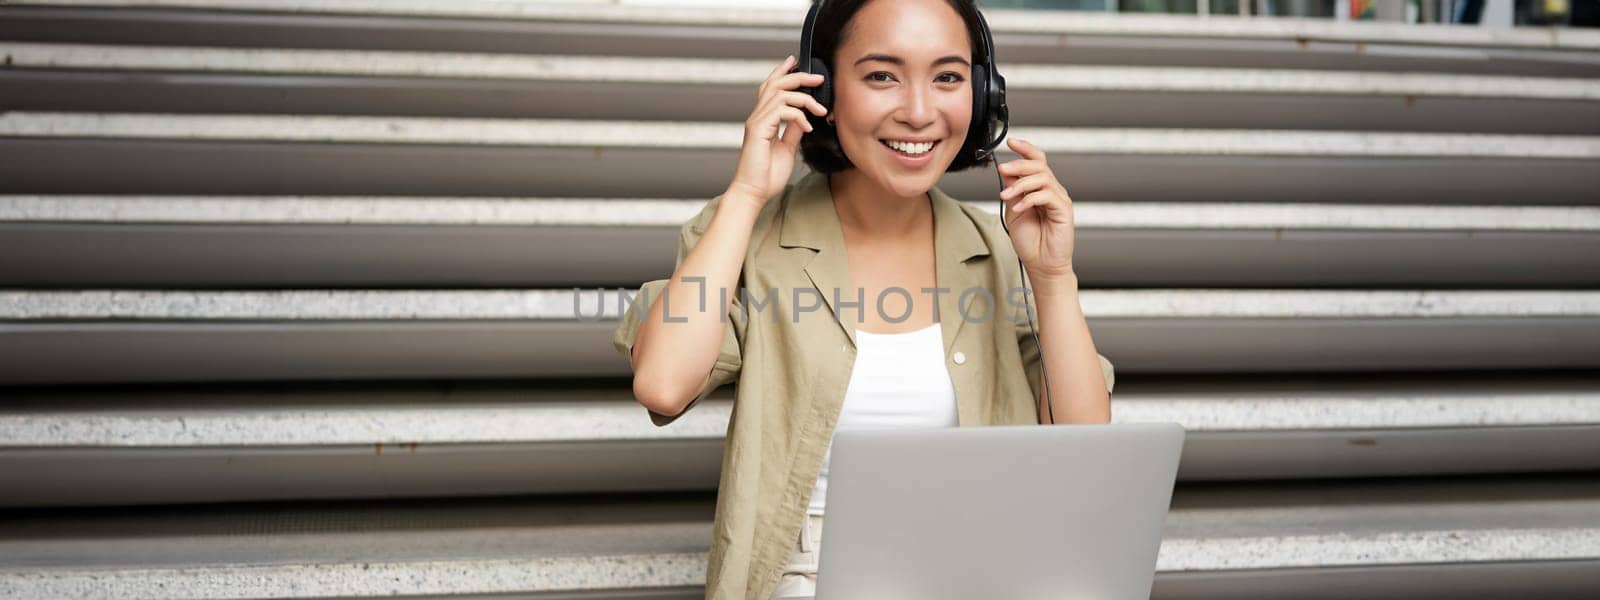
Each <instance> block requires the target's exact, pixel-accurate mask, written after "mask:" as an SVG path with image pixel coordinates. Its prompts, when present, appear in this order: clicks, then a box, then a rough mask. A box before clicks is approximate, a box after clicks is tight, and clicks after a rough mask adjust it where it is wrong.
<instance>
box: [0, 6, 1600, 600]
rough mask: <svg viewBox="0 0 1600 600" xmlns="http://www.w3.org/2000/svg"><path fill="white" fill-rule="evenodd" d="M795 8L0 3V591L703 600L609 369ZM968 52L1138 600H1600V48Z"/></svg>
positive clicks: (710, 503)
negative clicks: (1149, 588) (1064, 236)
mask: <svg viewBox="0 0 1600 600" xmlns="http://www.w3.org/2000/svg"><path fill="white" fill-rule="evenodd" d="M802 14H803V11H802V9H796V8H740V7H712V8H681V7H680V8H671V7H655V6H617V5H613V4H609V3H604V2H554V1H546V2H533V1H468V2H444V1H438V0H422V1H416V2H381V1H378V0H295V1H267V0H147V1H131V0H92V1H75V0H47V1H38V2H33V1H29V2H5V3H0V56H3V62H0V64H3V65H4V66H3V67H0V110H3V112H0V508H3V510H0V597H8V598H10V597H16V598H63V597H83V598H264V597H274V598H328V599H332V598H341V599H347V598H365V597H378V596H391V595H401V596H407V597H415V598H539V599H543V600H550V599H567V598H693V597H699V596H700V595H701V594H702V593H703V592H702V589H701V587H700V584H701V583H703V581H704V562H705V553H706V549H707V547H708V545H709V539H710V523H711V516H712V512H713V508H714V502H715V485H716V481H717V472H718V468H719V465H720V459H721V455H720V453H721V444H722V435H723V432H724V430H725V428H726V425H727V419H728V415H729V412H730V410H731V405H732V397H733V396H732V393H731V390H727V389H724V390H721V391H720V392H719V393H718V394H716V395H715V396H714V397H713V399H712V400H711V401H709V402H708V403H706V404H705V405H703V406H701V407H699V408H697V409H696V410H695V412H693V413H691V414H689V415H686V416H685V417H684V419H682V420H680V421H678V422H676V423H674V424H673V425H672V426H670V427H666V428H656V427H654V426H652V425H651V424H650V422H649V419H648V418H647V417H646V415H645V412H644V409H643V408H641V407H639V406H638V405H637V404H636V403H634V402H633V400H632V398H631V394H630V392H629V387H628V384H627V381H628V380H627V375H628V370H627V365H626V363H625V362H624V361H623V360H622V359H621V358H620V357H619V356H617V355H616V353H615V352H614V351H613V350H612V349H611V347H610V343H609V341H608V334H609V332H610V330H611V329H612V328H613V327H614V325H615V320H616V318H617V316H618V313H617V310H616V308H617V306H616V297H617V294H618V291H619V290H623V289H627V290H631V289H632V288H634V287H636V286H637V285H638V283H639V282H641V281H643V280H646V279H653V278H658V277H663V276H665V275H666V274H667V273H670V271H671V269H672V266H673V265H672V260H673V248H674V247H675V244H676V237H677V229H678V225H679V224H681V223H682V222H683V221H684V220H685V219H687V218H688V217H689V216H691V215H692V214H694V213H695V212H696V211H697V210H698V209H699V208H700V206H701V204H702V203H703V202H704V201H705V199H707V198H709V197H710V196H712V195H714V194H716V193H718V192H719V191H720V190H721V189H722V187H724V186H725V185H726V181H727V178H728V177H729V176H730V173H731V169H732V165H733V163H734V160H735V157H736V154H737V150H738V144H739V140H740V125H739V121H740V120H742V119H743V117H744V115H745V113H746V112H747V111H748V108H749V107H748V102H749V99H750V94H751V91H752V90H753V88H754V86H755V85H757V83H758V82H759V80H760V78H761V77H762V76H763V75H764V74H765V73H766V71H767V70H769V69H770V68H771V65H772V64H774V63H776V62H777V61H778V60H779V59H781V58H782V57H783V56H784V55H786V54H788V53H790V52H793V51H794V49H795V47H796V46H797V44H796V42H795V40H796V39H797V38H798V23H799V21H800V17H801V15H802ZM989 14H990V20H991V24H992V25H993V26H994V27H995V30H996V43H997V44H998V46H999V50H998V52H999V55H1000V56H1001V57H1003V58H1005V60H1004V61H1002V66H1001V68H1002V72H1003V73H1004V74H1005V75H1006V77H1007V79H1008V82H1009V83H1010V84H1011V86H1012V105H1013V106H1014V109H1013V114H1014V115H1016V121H1015V123H1014V128H1013V129H1014V130H1015V131H1016V132H1017V134H1018V135H1021V136H1023V137H1028V138H1030V139H1032V140H1035V141H1036V142H1037V143H1039V144H1040V145H1041V146H1042V147H1044V148H1045V149H1046V151H1047V152H1049V153H1050V155H1051V157H1052V159H1053V167H1054V169H1055V170H1056V172H1057V174H1058V175H1060V176H1061V177H1062V179H1063V181H1064V182H1065V183H1066V184H1067V185H1068V186H1069V188H1070V189H1071V190H1072V192H1073V195H1074V197H1075V199H1076V201H1077V204H1076V207H1077V211H1078V213H1077V214H1078V221H1079V227H1080V229H1079V232H1080V240H1081V242H1080V244H1079V254H1078V256H1079V258H1078V260H1079V262H1081V263H1082V267H1081V270H1080V274H1081V277H1082V280H1083V282H1084V285H1085V287H1086V290H1085V292H1084V305H1085V311H1086V313H1087V314H1088V316H1089V318H1090V322H1091V325H1092V327H1093V329H1094V332H1095V339H1096V342H1097V345H1098V347H1099V348H1100V350H1101V351H1102V352H1103V353H1104V354H1106V355H1107V356H1108V357H1110V358H1111V359H1112V360H1113V361H1114V362H1115V363H1116V365H1117V370H1118V384H1117V393H1116V396H1115V398H1114V399H1113V402H1114V414H1115V419H1116V420H1118V421H1122V422H1134V421H1151V420H1161V421H1176V422H1179V423H1182V424H1183V425H1185V427H1187V428H1188V429H1189V431H1190V437H1189V443H1188V445H1187V446H1186V448H1185V454H1184V461H1183V465H1182V468H1181V470H1180V474H1179V477H1180V483H1179V486H1178V489H1177V492H1176V494H1175V497H1174V500H1173V507H1172V513H1171V514H1170V516H1169V519H1168V523H1167V536H1166V539H1165V541H1164V542H1163V545H1162V549H1161V554H1160V559H1159V561H1158V574H1157V582H1156V586H1155V590H1154V597H1156V598H1172V599H1188V598H1281V597H1296V598H1350V597H1365V598H1464V597H1499V596H1508V595H1523V596H1530V597H1540V598H1554V597H1586V596H1587V597H1594V596H1595V595H1597V594H1600V34H1597V33H1596V32H1588V31H1574V30H1541V29H1528V30H1524V29H1515V30H1480V29H1475V28H1439V27H1409V26H1399V25H1380V24H1360V25H1353V24H1343V25H1341V24H1334V23H1321V22H1301V21H1294V20H1271V19H1257V20H1238V19H1234V18H1227V17H1213V18H1211V19H1208V20H1195V19H1192V18H1177V17H1174V18H1168V17H1151V16H1129V15H1094V14H1081V13H1073V14H1052V13H1037V12H1021V13H1011V12H1002V11H995V12H992V13H989ZM941 185H942V187H943V188H944V189H945V190H946V191H949V192H951V193H952V194H953V195H955V196H957V197H960V198H963V199H966V200H968V201H974V202H977V206H979V207H980V208H983V209H985V210H990V211H994V210H996V207H997V203H996V201H994V200H993V198H994V195H995V192H996V190H995V189H994V187H995V185H994V180H993V175H992V173H987V172H974V173H963V174H957V175H952V176H949V177H947V178H946V180H945V182H944V183H943V184H941ZM575 288H581V289H575ZM597 290H599V291H597Z"/></svg>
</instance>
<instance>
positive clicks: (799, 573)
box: [772, 515, 822, 600]
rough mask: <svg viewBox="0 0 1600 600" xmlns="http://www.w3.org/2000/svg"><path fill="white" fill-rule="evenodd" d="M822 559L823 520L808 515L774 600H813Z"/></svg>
mask: <svg viewBox="0 0 1600 600" xmlns="http://www.w3.org/2000/svg"><path fill="white" fill-rule="evenodd" d="M821 555H822V516H821V515H806V518H805V520H804V521H801V523H800V536H799V539H796V540H795V544H794V552H793V553H792V554H790V556H789V564H786V565H784V566H783V577H782V578H780V579H779V580H778V588H777V589H776V590H774V591H773V592H772V600H799V599H805V600H810V599H811V598H812V597H814V596H816V595H817V557H818V556H821Z"/></svg>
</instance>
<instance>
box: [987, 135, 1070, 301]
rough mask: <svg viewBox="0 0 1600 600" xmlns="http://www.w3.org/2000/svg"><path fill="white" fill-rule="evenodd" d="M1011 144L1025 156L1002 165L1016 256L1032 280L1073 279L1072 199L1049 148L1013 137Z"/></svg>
mask: <svg viewBox="0 0 1600 600" xmlns="http://www.w3.org/2000/svg"><path fill="white" fill-rule="evenodd" d="M1006 145H1007V146H1009V147H1010V148H1011V149H1012V150H1013V151H1015V152H1016V153H1017V154H1019V155H1021V156H1022V158H1020V159H1017V160H1013V161H1010V162H1006V163H1003V164H1001V165H1000V176H1001V180H1002V181H1004V182H1005V186H1006V187H1005V189H1004V190H1002V191H1001V192H1000V199H1001V200H1002V201H1003V202H1004V205H1005V207H1006V209H1005V211H1004V213H1005V214H1002V215H1000V218H1002V219H1005V223H1006V227H1007V228H1008V229H1009V230H1010V232H1011V245H1012V247H1014V248H1016V249H1017V258H1018V259H1020V260H1021V261H1022V266H1023V267H1024V268H1026V269H1027V270H1028V275H1029V276H1030V277H1031V278H1033V279H1039V278H1046V277H1068V276H1072V275H1074V273H1073V271H1072V246H1073V237H1074V236H1073V227H1074V225H1073V218H1072V197H1071V196H1068V195H1067V188H1065V187H1062V185H1061V182H1059V181H1056V176H1055V173H1052V172H1051V171H1050V165H1049V164H1048V163H1046V162H1045V156H1044V151H1042V150H1040V149H1039V147H1038V146H1035V145H1033V143H1032V142H1029V141H1027V140H1024V139H1020V138H1014V137H1008V138H1006Z"/></svg>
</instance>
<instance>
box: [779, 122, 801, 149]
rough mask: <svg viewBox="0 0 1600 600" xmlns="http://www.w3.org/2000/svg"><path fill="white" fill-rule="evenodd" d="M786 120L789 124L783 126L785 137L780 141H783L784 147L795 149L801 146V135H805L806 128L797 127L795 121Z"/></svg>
mask: <svg viewBox="0 0 1600 600" xmlns="http://www.w3.org/2000/svg"><path fill="white" fill-rule="evenodd" d="M785 122H786V123H788V125H789V126H788V127H784V128H783V137H782V138H780V139H779V140H778V142H779V143H782V144H783V147H784V148H786V149H788V150H794V149H795V148H798V147H800V137H801V136H803V135H805V130H804V129H801V128H799V127H795V126H794V123H792V122H788V121H785Z"/></svg>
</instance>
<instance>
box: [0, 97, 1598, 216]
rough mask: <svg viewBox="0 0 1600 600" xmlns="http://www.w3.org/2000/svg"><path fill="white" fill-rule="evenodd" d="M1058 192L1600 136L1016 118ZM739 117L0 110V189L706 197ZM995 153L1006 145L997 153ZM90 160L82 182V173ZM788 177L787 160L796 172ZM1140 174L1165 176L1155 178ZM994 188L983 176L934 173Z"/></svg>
mask: <svg viewBox="0 0 1600 600" xmlns="http://www.w3.org/2000/svg"><path fill="white" fill-rule="evenodd" d="M1013 134H1015V135H1017V136H1019V137H1024V138H1027V139H1029V140H1031V141H1034V142H1036V143H1037V144H1038V146H1039V147H1041V148H1043V149H1044V150H1045V151H1046V152H1048V153H1051V158H1052V165H1051V166H1052V169H1053V170H1055V172H1056V174H1057V176H1058V177H1060V178H1061V179H1062V180H1063V181H1067V182H1071V183H1070V185H1071V186H1072V188H1071V189H1072V193H1073V194H1075V195H1078V196H1080V197H1083V198H1096V199H1102V200H1112V201H1170V200H1171V199H1172V196H1173V195H1174V191H1173V190H1182V194H1183V197H1184V198H1185V199H1186V200H1191V201H1203V202H1218V201H1226V202H1238V201H1274V202H1283V201H1293V202H1351V201H1353V200H1360V201H1363V202H1373V203H1398V204H1417V203H1424V204H1426V203H1435V202H1437V203H1453V204H1504V203H1506V202H1519V201H1532V202H1539V203H1542V204H1558V205H1559V204H1593V203H1594V202H1595V200H1596V198H1597V197H1596V196H1595V194H1594V192H1593V190H1595V189H1600V169H1596V168H1595V166H1596V165H1597V164H1600V137H1597V136H1536V135H1526V136H1515V135H1493V134H1439V133H1372V132H1326V131H1288V130H1201V129H1117V128H1053V127H1037V128H1019V129H1017V130H1014V131H1013ZM742 136H743V128H742V125H741V124H738V123H710V122H649V121H590V120H575V121H567V120H550V119H456V118H429V117H348V116H347V117H339V116H303V115H175V114H135V113H103V114H102V113H94V114H89V113H35V112H11V113H5V114H0V152H6V153H8V154H11V155H13V156H17V157H20V158H18V159H16V160H11V161H6V162H4V163H0V193H12V194H17V193H117V194H140V193H156V194H318V195H322V194H357V195H367V194H377V195H383V194H406V195H498V196H523V195H529V194H536V195H549V196H565V195H574V196H576V195H584V196H644V197H662V196H666V197H674V196H676V197H706V198H709V197H711V196H713V195H715V194H717V193H719V192H720V191H721V190H722V189H723V188H725V187H726V186H727V182H726V179H727V173H726V172H725V171H726V169H725V167H724V166H723V165H728V164H733V163H735V162H737V158H738V156H737V155H738V148H739V145H740V142H741V140H742ZM1000 156H1001V159H1002V160H1009V159H1010V158H1012V157H1013V155H1011V154H1009V153H1008V152H1007V153H1002V154H1001V155H1000ZM91 165H92V166H93V168H94V170H95V173H96V176H95V177H93V178H85V177H83V176H82V173H83V170H84V169H87V168H90V166H91ZM797 170H799V169H797ZM1151 173H1161V174H1162V175H1161V176H1160V177H1151V176H1150V174H1151ZM944 181H945V183H943V184H942V185H941V187H942V189H944V190H945V191H946V192H948V193H950V194H952V195H954V196H956V197H966V198H971V197H993V195H994V194H995V193H996V192H997V191H998V187H999V186H998V184H997V182H996V180H995V178H994V173H993V172H992V171H987V170H985V169H973V170H970V171H967V172H965V173H961V174H957V175H955V176H953V177H950V178H948V179H946V180H944Z"/></svg>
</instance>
